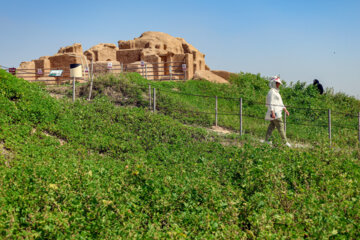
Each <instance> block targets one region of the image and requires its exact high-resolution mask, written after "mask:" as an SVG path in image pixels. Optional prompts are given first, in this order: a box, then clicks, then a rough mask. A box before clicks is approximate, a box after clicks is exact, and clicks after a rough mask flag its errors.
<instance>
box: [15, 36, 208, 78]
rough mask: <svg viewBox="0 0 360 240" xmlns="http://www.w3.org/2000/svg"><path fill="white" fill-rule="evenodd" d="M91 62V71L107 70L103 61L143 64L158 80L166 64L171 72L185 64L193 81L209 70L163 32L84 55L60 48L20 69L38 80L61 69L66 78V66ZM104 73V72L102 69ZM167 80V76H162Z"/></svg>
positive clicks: (184, 44)
mask: <svg viewBox="0 0 360 240" xmlns="http://www.w3.org/2000/svg"><path fill="white" fill-rule="evenodd" d="M91 60H93V62H94V63H98V64H95V65H94V66H96V67H94V68H96V69H97V70H99V71H100V69H104V68H105V67H107V64H106V62H113V64H114V65H118V66H120V65H121V64H123V65H124V66H127V65H129V64H133V63H136V62H137V63H140V61H144V62H145V63H146V66H147V67H150V66H151V68H152V69H151V70H150V69H149V72H151V73H152V75H153V79H159V80H161V79H162V78H164V77H161V76H162V75H169V62H173V63H171V64H172V70H173V71H174V72H182V67H181V64H182V63H186V65H187V79H192V78H193V76H194V74H195V72H196V71H198V70H209V68H208V67H207V66H206V63H205V55H204V54H203V53H201V52H200V51H198V50H197V49H196V48H194V47H193V46H192V45H191V44H189V43H187V42H186V41H185V40H184V39H183V38H176V37H172V36H170V35H169V34H166V33H162V32H145V33H143V34H142V35H141V36H140V37H138V38H134V39H133V40H129V41H123V40H120V41H118V46H116V45H115V44H111V43H101V44H98V45H95V46H93V47H91V48H90V49H88V50H86V51H85V52H83V48H82V45H81V44H80V43H75V44H73V45H71V46H66V47H62V48H60V49H59V51H58V53H57V54H55V55H54V56H50V57H47V56H46V57H41V58H39V59H37V60H33V61H30V62H23V63H21V64H20V67H19V69H25V68H26V69H33V72H34V74H33V75H28V76H26V79H28V80H31V79H39V78H43V77H46V76H48V74H49V71H47V69H62V70H64V73H63V76H62V77H61V79H69V77H70V71H69V66H70V64H73V63H78V64H83V67H85V66H86V61H87V63H88V64H89V66H90V62H91ZM37 69H43V74H40V75H39V74H36V72H37ZM104 71H107V68H106V70H105V69H104ZM165 78H166V77H165ZM177 78H178V79H183V76H179V77H177V76H174V77H173V79H177Z"/></svg>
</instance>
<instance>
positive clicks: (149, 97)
mask: <svg viewBox="0 0 360 240" xmlns="http://www.w3.org/2000/svg"><path fill="white" fill-rule="evenodd" d="M149 109H150V111H151V85H150V84H149Z"/></svg>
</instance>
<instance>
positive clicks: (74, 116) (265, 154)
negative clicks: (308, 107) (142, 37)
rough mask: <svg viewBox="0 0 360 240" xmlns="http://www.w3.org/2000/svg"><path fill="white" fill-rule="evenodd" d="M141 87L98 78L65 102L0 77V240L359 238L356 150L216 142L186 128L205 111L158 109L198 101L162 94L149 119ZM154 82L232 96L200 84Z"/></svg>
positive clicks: (132, 81) (133, 80)
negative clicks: (87, 96)
mask: <svg viewBox="0 0 360 240" xmlns="http://www.w3.org/2000/svg"><path fill="white" fill-rule="evenodd" d="M109 81H113V82H112V83H109ZM100 83H101V84H100ZM139 83H148V82H146V81H145V80H143V79H141V78H140V77H138V76H137V75H135V74H134V75H128V76H126V77H124V76H123V77H121V78H120V79H119V78H115V77H109V76H107V77H106V79H99V82H97V84H95V88H96V89H95V96H96V97H95V99H94V100H93V101H92V102H87V101H84V100H82V99H79V100H77V101H76V102H75V104H72V103H71V102H69V101H68V100H67V99H63V100H56V99H53V98H51V97H50V96H49V95H48V93H47V92H46V91H45V90H44V89H43V88H42V87H41V86H39V85H35V84H29V83H27V82H26V81H24V80H21V79H16V78H15V77H13V76H11V75H9V74H7V73H5V72H3V71H0V89H1V90H0V104H1V105H0V106H2V107H1V110H0V111H1V112H0V123H1V124H0V143H1V144H0V148H2V149H0V153H1V152H2V153H1V154H0V173H1V174H0V176H1V177H0V187H1V191H0V209H1V211H0V236H1V237H2V238H4V239H6V238H8V239H12V238H16V239H129V238H130V239H138V238H145V239H165V238H166V239H249V238H259V239H263V238H274V239H277V238H311V239H319V238H334V239H356V238H359V232H360V231H359V226H360V222H359V217H358V216H359V215H360V207H359V206H360V204H359V189H360V188H359V183H360V181H359V179H360V169H359V161H360V157H359V156H360V155H359V152H358V150H357V149H356V148H355V146H353V148H352V149H351V151H349V150H346V149H339V150H338V149H336V150H334V149H329V148H328V147H327V146H324V145H321V143H319V144H318V145H314V147H312V148H311V151H309V150H301V149H287V148H284V147H283V146H281V145H279V147H278V148H271V147H269V146H267V145H259V144H258V143H257V142H256V141H255V140H251V138H250V137H249V135H247V136H245V137H244V138H243V139H239V138H237V137H236V136H232V138H234V139H233V140H234V141H240V143H241V145H242V147H237V146H232V145H226V146H225V145H223V144H221V141H222V140H224V139H223V137H221V136H218V135H215V134H211V133H209V132H208V131H206V130H204V129H203V128H197V127H192V126H188V125H184V124H183V123H192V124H197V125H200V126H210V125H211V124H212V120H213V119H211V117H210V116H207V115H206V116H207V117H204V116H203V115H197V114H190V116H188V117H184V116H183V115H175V113H172V111H166V109H168V110H172V109H175V108H176V107H181V108H185V109H189V110H190V109H193V110H209V108H207V107H206V106H207V105H206V103H202V104H203V105H201V102H200V101H197V100H191V97H188V98H187V97H184V98H177V97H173V98H170V97H169V98H165V97H166V96H167V95H166V93H165V92H164V93H160V92H159V102H158V103H159V105H158V106H159V111H160V113H162V114H152V113H151V112H149V111H148V110H147V109H146V108H147V106H148V102H147V99H146V98H147V96H146V94H144V93H146V92H147V86H146V85H144V87H140V88H139V87H137V86H138V85H139ZM202 83H204V86H203V87H202V86H201V85H202ZM115 85H116V86H115ZM154 86H159V87H162V88H164V89H177V91H181V92H188V93H189V92H190V91H191V92H192V93H196V94H199V93H201V91H203V92H202V93H204V94H205V93H206V94H210V93H218V92H217V91H220V89H223V90H224V91H234V92H233V93H234V95H230V94H228V96H235V94H236V93H237V92H236V89H235V90H234V89H232V90H231V89H229V90H226V87H225V86H222V85H221V86H216V85H212V84H208V83H205V82H199V83H197V82H189V83H154ZM113 88H117V89H118V90H117V91H112V90H111V89H113ZM106 89H107V90H106ZM105 90H106V91H107V92H106V91H105ZM110 90H111V91H110ZM207 90H209V92H206V91H207ZM244 91H245V90H244ZM264 91H265V89H264ZM84 92H86V91H85V90H84ZM104 93H117V94H116V95H111V96H110V97H106V96H104ZM118 93H121V94H118ZM168 96H178V95H174V94H171V95H170V94H169V95H168ZM112 97H115V98H112ZM131 98H132V99H131ZM254 98H255V97H254ZM130 99H131V100H130ZM169 99H170V100H169ZM112 100H116V102H117V105H115V104H113V101H112ZM192 101H196V102H192ZM329 101H330V100H329ZM119 105H120V106H119ZM338 105H341V103H338ZM208 106H209V107H211V105H208ZM224 106H227V105H224ZM195 107H196V108H195ZM228 107H229V108H230V105H229V106H228ZM355 107H356V106H355ZM249 109H250V107H249ZM346 109H350V108H346ZM252 111H254V112H256V111H257V109H254V110H252ZM259 112H260V110H259ZM224 124H229V127H231V122H230V120H228V121H224ZM249 126H250V125H249ZM254 126H255V124H254ZM255 133H256V131H255ZM304 136H305V133H304ZM345 137H348V136H344V138H345ZM349 138H350V135H349ZM275 141H276V140H275ZM344 141H345V140H344ZM1 150H2V151H1ZM5 152H6V154H4V153H5Z"/></svg>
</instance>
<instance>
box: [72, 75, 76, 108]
mask: <svg viewBox="0 0 360 240" xmlns="http://www.w3.org/2000/svg"><path fill="white" fill-rule="evenodd" d="M72 100H73V102H75V77H74V79H73V99H72Z"/></svg>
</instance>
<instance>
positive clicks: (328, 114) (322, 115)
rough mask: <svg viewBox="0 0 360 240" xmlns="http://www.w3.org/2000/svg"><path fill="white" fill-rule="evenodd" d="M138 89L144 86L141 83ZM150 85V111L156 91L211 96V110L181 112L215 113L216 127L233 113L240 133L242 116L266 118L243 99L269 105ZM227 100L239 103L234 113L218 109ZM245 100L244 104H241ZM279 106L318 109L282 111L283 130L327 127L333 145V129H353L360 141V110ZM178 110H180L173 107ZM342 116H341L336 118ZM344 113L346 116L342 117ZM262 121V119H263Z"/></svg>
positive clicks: (296, 108)
mask: <svg viewBox="0 0 360 240" xmlns="http://www.w3.org/2000/svg"><path fill="white" fill-rule="evenodd" d="M141 88H143V89H144V86H142V87H141ZM150 88H152V90H149V101H151V102H152V103H150V104H149V106H150V110H151V111H153V112H156V95H155V93H156V91H158V92H165V93H168V94H176V95H183V96H192V97H197V98H201V99H203V100H202V101H205V100H206V99H212V100H215V101H212V102H211V103H210V104H213V109H214V110H213V111H212V112H205V111H192V110H183V111H182V112H188V113H192V114H199V115H204V114H205V115H210V116H214V118H215V126H218V124H219V116H236V117H238V118H239V119H238V121H239V123H238V124H239V128H238V129H239V134H240V135H243V134H244V130H243V124H244V118H245V117H247V118H251V119H254V120H262V121H264V120H265V117H264V115H263V113H262V115H261V116H259V115H258V114H251V110H249V109H248V107H249V106H248V105H247V104H246V102H249V101H250V102H251V106H254V105H255V106H261V107H262V108H263V109H265V108H266V107H268V105H267V104H266V103H265V102H259V101H252V100H249V99H246V98H243V97H226V96H211V95H200V94H191V93H184V92H179V91H173V90H169V89H165V88H159V87H157V88H155V86H152V85H149V89H150ZM220 99H223V100H230V101H236V102H237V103H239V104H238V105H237V107H234V108H237V110H236V112H224V111H220V108H219V100H220ZM244 103H245V104H244ZM272 106H280V105H272ZM280 107H286V108H287V109H289V110H290V109H291V110H292V111H294V112H296V111H307V112H309V113H311V112H317V115H315V116H314V117H312V118H309V119H306V118H305V119H304V118H299V117H296V116H295V117H293V116H290V117H289V116H288V117H287V116H286V115H285V114H284V117H283V118H284V130H285V132H286V129H287V127H288V126H289V125H290V126H306V127H315V128H322V129H324V130H327V133H328V139H329V144H330V146H331V145H332V143H333V142H332V140H333V139H332V138H333V136H332V135H333V130H334V129H335V128H336V129H340V130H342V129H346V130H350V131H356V132H357V135H358V139H357V140H358V142H359V144H360V112H358V113H357V114H354V113H351V112H340V111H333V110H332V109H325V108H311V106H309V107H297V106H292V105H289V106H282V105H281V106H280ZM176 111H180V110H176ZM338 116H341V117H338ZM344 116H346V118H344ZM264 122H265V121H264Z"/></svg>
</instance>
